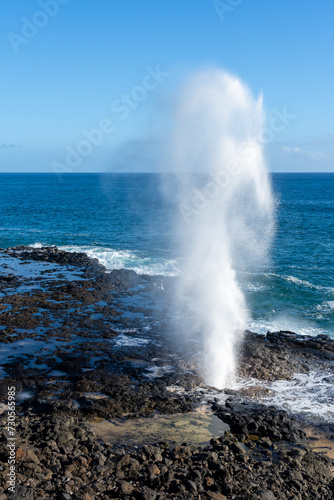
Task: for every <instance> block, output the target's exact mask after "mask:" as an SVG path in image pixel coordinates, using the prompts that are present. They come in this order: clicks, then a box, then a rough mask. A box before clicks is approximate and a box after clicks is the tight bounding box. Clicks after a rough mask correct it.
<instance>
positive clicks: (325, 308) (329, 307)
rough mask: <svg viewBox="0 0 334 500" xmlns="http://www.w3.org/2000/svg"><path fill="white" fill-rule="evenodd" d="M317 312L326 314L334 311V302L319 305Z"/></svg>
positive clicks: (328, 301)
mask: <svg viewBox="0 0 334 500" xmlns="http://www.w3.org/2000/svg"><path fill="white" fill-rule="evenodd" d="M317 310H318V311H321V312H324V313H328V312H332V311H334V300H327V301H326V302H323V303H322V304H318V305H317Z"/></svg>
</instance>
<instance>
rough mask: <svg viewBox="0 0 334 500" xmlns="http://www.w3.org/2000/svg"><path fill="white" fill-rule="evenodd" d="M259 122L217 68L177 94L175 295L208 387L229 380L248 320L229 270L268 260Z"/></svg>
mask: <svg viewBox="0 0 334 500" xmlns="http://www.w3.org/2000/svg"><path fill="white" fill-rule="evenodd" d="M263 122H264V113H263V105H262V96H260V97H259V98H257V99H256V98H254V97H253V95H252V94H251V92H250V91H249V89H248V88H247V87H246V85H245V84H243V83H242V82H241V81H240V80H239V79H238V78H236V77H235V76H233V75H230V74H228V73H226V72H224V71H222V70H220V69H215V68H211V69H207V70H205V71H201V72H198V73H197V74H195V75H193V76H191V77H190V78H189V79H188V80H187V82H186V83H185V84H184V85H183V87H182V89H181V91H180V93H179V94H178V103H177V106H176V109H175V115H174V124H175V126H174V130H173V134H172V140H171V149H170V150H171V151H172V160H171V161H172V164H173V167H174V168H175V169H176V170H177V172H178V173H177V184H178V195H177V199H178V206H179V219H180V220H179V223H178V224H177V227H178V233H179V241H180V245H181V250H182V255H183V259H184V260H183V266H182V277H181V279H180V281H179V287H178V292H177V296H178V299H179V303H180V305H181V307H182V308H184V310H187V311H188V317H190V318H191V320H192V321H193V320H194V318H196V324H197V328H199V329H200V338H201V343H202V350H203V353H204V362H203V364H204V366H203V368H202V370H203V375H204V378H205V381H206V382H207V383H208V384H209V385H212V386H215V387H217V388H224V387H226V386H231V385H233V382H234V377H235V373H236V351H237V348H238V345H239V344H240V341H241V340H242V335H243V332H244V330H245V328H246V327H247V323H248V321H249V312H248V308H247V304H246V301H245V297H244V294H243V292H242V290H241V288H240V285H239V283H238V272H240V271H243V272H245V271H246V272H253V271H255V270H258V269H259V268H260V267H263V266H264V265H265V264H266V263H267V259H268V250H269V248H270V245H271V241H272V236H273V231H274V203H273V196H272V192H271V186H270V182H269V176H268V172H267V166H266V162H265V159H264V155H263V147H262V146H263V140H262V133H261V132H262V128H263ZM182 328H184V329H188V331H189V329H190V326H189V328H188V327H187V326H186V325H183V326H182Z"/></svg>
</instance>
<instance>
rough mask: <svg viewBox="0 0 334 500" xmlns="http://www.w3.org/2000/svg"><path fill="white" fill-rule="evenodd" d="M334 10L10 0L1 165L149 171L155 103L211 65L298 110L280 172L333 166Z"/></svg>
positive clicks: (2, 33) (272, 155) (273, 151)
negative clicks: (144, 150) (147, 159)
mask: <svg viewBox="0 0 334 500" xmlns="http://www.w3.org/2000/svg"><path fill="white" fill-rule="evenodd" d="M333 18H334V3H333V2H332V1H331V0H320V1H319V2H314V1H309V0H306V1H303V2H291V1H287V0H280V1H277V0H275V1H271V2H264V1H263V0H226V1H225V0H221V1H216V2H214V1H213V0H182V1H181V0H141V1H137V0H122V1H120V0H98V1H96V2H92V1H89V0H40V1H38V0H37V1H35V0H15V1H14V2H13V1H12V0H2V2H1V6H0V51H1V66H2V71H1V80H0V90H1V92H0V96H1V119H0V120H1V121H0V124H1V129H0V171H2V172H4V171H7V172H15V171H21V172H28V171H45V172H52V171H53V170H54V168H56V169H57V168H59V169H60V170H61V169H63V171H75V172H85V171H93V172H94V171H96V172H97V171H105V170H106V171H113V170H114V171H117V170H126V169H134V170H138V169H139V170H140V169H141V170H147V168H146V167H145V161H143V159H142V161H141V162H139V163H140V164H138V163H137V164H136V152H138V151H139V150H140V148H141V144H144V143H146V144H147V142H148V138H149V137H150V133H151V131H152V128H153V129H158V131H159V127H160V128H161V130H160V132H161V133H160V136H162V135H163V125H162V124H161V123H159V118H158V117H159V113H158V110H159V107H162V106H163V105H166V103H168V99H170V95H172V93H173V90H174V89H175V88H176V86H177V84H178V83H179V82H180V81H181V80H182V79H183V78H184V77H185V75H187V74H188V73H189V72H192V71H195V70H198V69H199V68H202V67H206V66H208V65H216V66H218V67H222V68H224V69H226V70H228V71H231V72H232V73H234V74H236V75H238V76H239V77H240V78H241V79H242V80H243V81H244V82H246V83H247V84H248V86H249V87H250V89H251V90H252V92H253V93H254V94H255V95H258V94H259V93H260V92H261V91H262V92H263V96H264V105H265V108H266V111H267V113H268V114H269V115H270V114H271V113H273V112H280V113H283V114H284V113H285V114H287V116H289V117H291V115H293V116H294V117H293V118H289V119H287V122H288V123H287V124H286V126H285V127H284V129H283V130H282V131H280V132H275V134H274V135H273V137H272V139H271V140H270V141H269V142H268V144H267V145H266V153H267V157H268V159H269V164H270V169H271V170H272V171H317V172H325V171H334V129H333V116H334V99H333V88H334V64H333V63H334V61H333V49H334V43H333V42H334V30H333V29H332V25H333ZM131 95H132V96H135V100H133V98H131V97H130V98H128V97H127V96H131ZM129 99H130V100H129ZM98 128H99V129H100V132H96V129H98ZM101 130H102V132H101ZM83 131H85V132H83ZM92 131H95V132H92ZM87 136H89V140H90V146H89V147H87ZM158 136H159V133H158V132H157V133H156V137H158ZM83 141H84V142H83ZM85 143H86V145H85ZM154 147H155V146H154V144H153V143H152V149H154ZM78 151H79V153H78ZM147 154H149V153H147ZM138 156H141V157H142V158H143V155H138ZM148 163H149V162H148Z"/></svg>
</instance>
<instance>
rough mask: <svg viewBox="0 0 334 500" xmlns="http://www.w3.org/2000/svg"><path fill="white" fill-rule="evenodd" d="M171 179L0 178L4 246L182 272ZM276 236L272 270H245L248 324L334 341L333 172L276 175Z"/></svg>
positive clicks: (152, 271)
mask: <svg viewBox="0 0 334 500" xmlns="http://www.w3.org/2000/svg"><path fill="white" fill-rule="evenodd" d="M172 182H173V179H172V176H169V177H168V176H167V177H166V176H164V177H162V176H160V175H157V174H67V175H64V176H63V177H62V181H61V182H60V180H59V179H58V177H57V176H56V175H54V174H0V211H1V222H0V246H1V247H3V248H4V247H9V246H16V245H37V246H39V245H57V246H59V247H60V248H62V249H64V250H69V251H84V252H86V253H88V255H90V256H94V257H97V258H98V259H99V260H100V261H101V262H102V263H103V264H104V265H105V266H106V267H107V268H109V269H113V268H122V267H125V268H128V269H134V270H136V271H137V272H139V273H147V274H152V275H154V274H163V275H169V276H173V275H176V274H178V272H179V269H180V262H181V260H182V255H180V254H179V251H178V245H177V242H176V240H175V231H174V223H175V218H176V217H177V216H178V215H177V213H176V209H175V206H174V205H173V203H172V202H171V201H170V198H166V196H164V191H165V189H166V184H167V185H172ZM272 182H273V189H274V193H275V197H276V200H277V232H276V237H275V241H274V245H273V249H272V259H271V264H270V266H269V267H268V268H267V269H264V270H262V271H261V272H257V273H245V272H240V273H239V281H240V284H241V286H242V288H243V290H244V292H245V294H246V297H247V301H248V305H249V308H250V312H251V315H252V321H251V323H250V324H249V328H250V329H252V330H254V331H258V332H266V331H267V330H272V331H273V330H283V329H289V330H293V331H297V332H299V333H306V334H310V335H315V334H319V333H327V334H329V335H331V336H334V328H333V327H334V259H333V255H334V213H333V199H334V174H272Z"/></svg>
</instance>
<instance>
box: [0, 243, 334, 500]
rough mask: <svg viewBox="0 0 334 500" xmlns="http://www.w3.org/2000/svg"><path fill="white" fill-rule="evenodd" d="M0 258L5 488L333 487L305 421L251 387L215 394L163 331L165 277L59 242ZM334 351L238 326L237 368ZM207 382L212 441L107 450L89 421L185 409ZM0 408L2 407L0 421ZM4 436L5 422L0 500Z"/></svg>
mask: <svg viewBox="0 0 334 500" xmlns="http://www.w3.org/2000/svg"><path fill="white" fill-rule="evenodd" d="M0 260H1V275H0V355H1V365H2V370H3V371H2V378H1V379H0V391H1V401H2V402H3V403H6V401H7V388H8V386H15V387H16V393H17V395H18V400H17V403H18V405H17V437H18V439H17V448H16V460H17V469H16V472H17V489H16V494H15V495H14V496H12V498H23V499H30V498H31V499H35V498H40V499H51V498H56V499H58V498H59V499H70V498H78V499H79V498H80V499H82V498H84V499H86V500H88V499H90V498H91V499H94V498H102V499H107V498H127V499H170V498H176V499H177V498H179V499H188V498H198V499H223V498H227V499H232V498H236V499H238V498H239V499H247V500H248V499H251V500H253V499H254V500H258V499H269V500H270V499H274V498H277V499H294V498H296V499H304V498H305V499H307V498H310V499H313V498H314V499H317V498H319V499H330V498H334V496H333V466H332V461H331V459H329V458H327V457H326V456H324V455H321V454H318V453H314V452H313V451H312V450H311V448H310V442H309V440H308V439H307V438H306V435H305V433H304V432H303V431H302V424H301V423H300V422H298V421H297V420H294V419H293V418H292V417H291V416H289V415H288V414H287V413H286V412H284V411H282V410H278V409H277V408H275V407H268V406H265V405H263V404H260V403H256V402H254V401H252V400H251V399H250V396H253V395H254V394H255V393H256V388H253V389H252V390H250V389H248V390H239V391H237V392H236V391H226V392H227V393H229V394H225V398H223V399H222V398H220V397H217V395H216V396H215V394H214V391H211V392H212V394H211V393H210V388H207V387H206V386H205V385H204V384H203V382H202V381H201V379H200V377H199V375H198V374H197V373H196V371H195V370H194V366H195V365H194V363H192V360H191V359H190V357H187V356H186V355H185V353H182V352H179V351H175V344H173V342H172V341H170V339H169V337H168V335H165V331H166V320H165V315H164V313H163V312H164V311H163V299H164V290H165V289H166V288H168V278H163V277H156V276H155V277H150V276H140V275H137V274H136V273H135V272H133V271H126V270H115V271H112V272H109V273H108V272H106V270H105V268H104V267H103V266H101V265H100V264H99V262H98V261H97V260H92V259H90V258H89V257H87V256H86V255H85V254H75V253H67V252H62V251H60V250H58V249H57V248H55V247H51V248H42V249H33V248H27V247H16V248H12V249H6V250H0ZM162 283H163V285H164V286H162ZM152 297H154V301H153V300H152ZM154 303H158V307H155V305H154ZM333 359H334V342H333V341H332V340H330V339H329V338H327V337H325V336H320V337H316V338H312V339H310V338H305V337H302V336H299V335H297V334H295V333H292V332H275V333H270V332H268V334H267V335H266V336H265V337H264V336H260V335H257V334H255V333H252V332H246V335H245V341H244V343H243V345H242V349H241V351H240V375H241V376H243V377H245V378H256V379H258V380H259V381H261V380H265V381H271V380H282V379H283V380H289V379H291V378H292V377H293V374H294V373H296V372H297V373H308V372H309V371H310V370H311V369H314V368H319V367H320V366H322V365H323V364H325V363H327V364H328V366H332V365H331V364H332V363H333ZM326 366H327V365H326ZM171 388H173V390H171ZM252 391H253V393H252ZM216 392H217V391H216ZM204 394H209V396H207V401H208V402H209V403H210V404H212V408H213V411H214V412H215V414H216V415H217V416H218V417H219V418H220V419H221V420H223V421H224V422H226V423H227V424H228V425H229V426H230V432H227V433H226V434H225V435H223V436H221V437H219V438H217V439H213V440H212V441H211V443H210V445H208V446H198V445H194V444H192V443H183V444H182V445H175V443H174V444H173V443H172V442H159V437H157V442H156V444H155V445H154V446H152V445H146V446H144V447H143V448H138V449H134V448H127V447H126V446H125V447H124V449H119V448H117V449H116V448H115V447H114V446H112V445H111V444H107V443H105V442H103V441H101V439H100V438H98V437H97V436H96V435H95V434H94V432H93V431H92V429H91V427H90V426H89V420H90V419H92V418H96V417H98V418H108V419H111V418H115V417H122V418H125V417H126V418H138V417H148V416H151V415H153V414H156V413H158V414H178V413H185V412H189V411H191V410H192V409H193V408H194V407H195V406H196V405H197V404H198V402H199V401H200V400H201V398H203V395H204ZM210 394H211V395H210ZM0 411H1V409H0ZM6 417H7V414H6V411H5V407H2V414H1V415H0V418H1V421H2V423H3V424H5V422H6ZM2 428H3V429H4V426H2ZM326 432H327V435H330V434H334V429H332V428H331V426H330V425H328V426H327V427H326ZM6 446H7V435H6V432H4V431H3V432H2V435H1V441H0V454H1V460H0V463H2V464H3V466H1V467H2V468H1V467H0V478H1V484H0V500H2V498H7V496H8V495H7V493H8V491H7V489H6V488H7V484H6V474H7V473H8V465H7V457H8V449H7V447H6ZM9 498H10V496H9Z"/></svg>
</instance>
